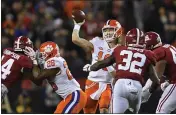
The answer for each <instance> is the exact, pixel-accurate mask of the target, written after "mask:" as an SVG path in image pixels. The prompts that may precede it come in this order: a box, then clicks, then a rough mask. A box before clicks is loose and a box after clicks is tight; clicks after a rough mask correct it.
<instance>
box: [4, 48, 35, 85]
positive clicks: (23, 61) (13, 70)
mask: <svg viewBox="0 0 176 115" xmlns="http://www.w3.org/2000/svg"><path fill="white" fill-rule="evenodd" d="M24 68H29V69H31V68H32V61H31V60H30V59H29V58H28V57H27V56H25V55H22V54H17V53H15V52H14V51H13V49H11V48H8V49H5V50H4V51H3V55H2V59H1V82H2V83H3V84H4V85H5V86H6V87H7V88H8V87H10V86H11V85H13V84H14V83H15V82H17V81H18V80H20V79H21V77H22V71H23V69H24Z"/></svg>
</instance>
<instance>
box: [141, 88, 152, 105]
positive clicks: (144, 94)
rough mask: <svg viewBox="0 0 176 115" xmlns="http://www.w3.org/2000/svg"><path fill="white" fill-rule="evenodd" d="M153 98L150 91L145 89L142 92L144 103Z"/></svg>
mask: <svg viewBox="0 0 176 115" xmlns="http://www.w3.org/2000/svg"><path fill="white" fill-rule="evenodd" d="M150 96H151V93H150V92H149V89H145V90H143V91H142V103H145V102H147V101H148V100H149V98H150Z"/></svg>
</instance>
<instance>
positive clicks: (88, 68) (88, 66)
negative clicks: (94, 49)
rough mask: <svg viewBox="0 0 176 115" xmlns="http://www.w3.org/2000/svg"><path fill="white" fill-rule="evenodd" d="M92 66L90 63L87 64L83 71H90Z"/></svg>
mask: <svg viewBox="0 0 176 115" xmlns="http://www.w3.org/2000/svg"><path fill="white" fill-rule="evenodd" d="M90 67H91V65H90V64H86V65H85V66H84V67H83V71H85V72H89V71H90Z"/></svg>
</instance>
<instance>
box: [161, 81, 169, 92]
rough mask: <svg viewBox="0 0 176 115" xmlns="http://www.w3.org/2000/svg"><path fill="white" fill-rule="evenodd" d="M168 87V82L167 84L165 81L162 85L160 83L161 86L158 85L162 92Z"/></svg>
mask: <svg viewBox="0 0 176 115" xmlns="http://www.w3.org/2000/svg"><path fill="white" fill-rule="evenodd" d="M168 85H169V82H167V81H165V82H164V83H162V84H161V85H160V87H161V90H162V91H164V90H165V89H166V88H167V86H168Z"/></svg>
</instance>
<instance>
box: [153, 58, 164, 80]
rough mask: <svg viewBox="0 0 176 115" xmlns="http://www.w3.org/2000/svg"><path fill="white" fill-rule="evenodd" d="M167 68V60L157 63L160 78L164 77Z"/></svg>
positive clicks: (156, 67)
mask: <svg viewBox="0 0 176 115" xmlns="http://www.w3.org/2000/svg"><path fill="white" fill-rule="evenodd" d="M165 67H166V61H165V60H161V61H159V62H157V63H156V66H155V69H156V73H157V75H158V77H159V78H161V77H162V75H163V74H164V70H165Z"/></svg>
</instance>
